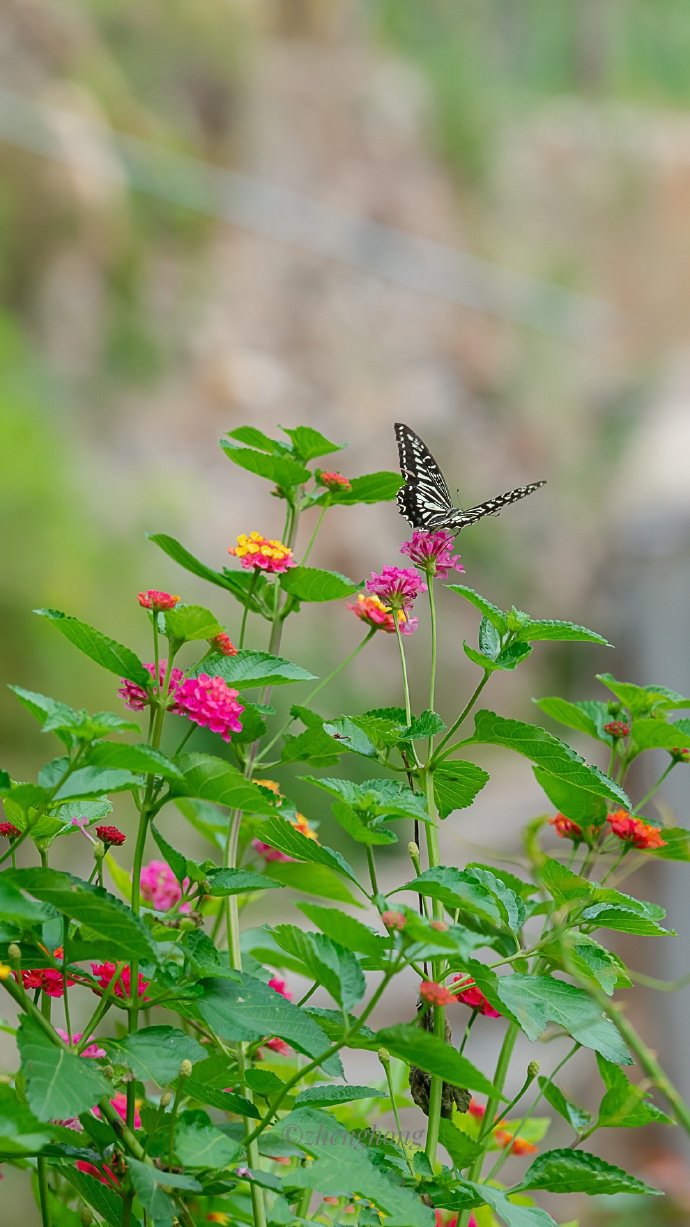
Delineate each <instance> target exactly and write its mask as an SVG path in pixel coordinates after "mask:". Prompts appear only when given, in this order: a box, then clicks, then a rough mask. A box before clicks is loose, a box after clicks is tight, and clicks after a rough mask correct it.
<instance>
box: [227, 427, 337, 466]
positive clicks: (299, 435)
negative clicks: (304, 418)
mask: <svg viewBox="0 0 690 1227" xmlns="http://www.w3.org/2000/svg"><path fill="white" fill-rule="evenodd" d="M281 429H284V430H285V434H286V435H288V436H289V438H290V439H291V440H292V446H293V447H294V449H295V453H296V455H298V456H299V458H300V460H314V459H315V458H316V457H317V456H328V455H330V453H331V452H341V451H342V450H343V448H344V446H345V444H344V443H331V441H330V439H327V438H326V436H325V435H322V434H321V432H320V431H319V430H314V428H313V427H312V426H296V427H295V429H294V430H290V429H289V427H287V426H286V427H284V428H283V427H281ZM235 437H237V436H235ZM240 441H241V442H242V440H240ZM243 441H244V442H245V443H246V442H248V440H247V439H245V440H243Z"/></svg>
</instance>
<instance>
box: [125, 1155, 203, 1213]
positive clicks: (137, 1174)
mask: <svg viewBox="0 0 690 1227" xmlns="http://www.w3.org/2000/svg"><path fill="white" fill-rule="evenodd" d="M127 1169H128V1171H129V1175H130V1179H131V1181H132V1187H133V1188H134V1191H135V1192H136V1195H137V1197H138V1198H139V1201H140V1202H141V1205H142V1207H143V1209H144V1211H145V1212H146V1214H147V1216H148V1217H149V1218H150V1219H152V1220H153V1223H154V1224H155V1227H172V1222H173V1219H174V1218H175V1217H176V1214H175V1203H174V1202H173V1201H172V1199H171V1198H170V1197H169V1196H168V1194H167V1193H166V1192H165V1189H166V1188H174V1189H177V1188H181V1189H187V1190H189V1191H190V1192H197V1193H198V1192H201V1185H200V1184H199V1182H198V1181H197V1180H195V1179H194V1178H193V1177H192V1176H186V1175H182V1174H181V1173H178V1172H162V1171H159V1170H158V1168H157V1167H154V1166H153V1165H151V1164H148V1163H141V1162H140V1161H139V1159H133V1158H132V1157H131V1156H128V1158H127Z"/></svg>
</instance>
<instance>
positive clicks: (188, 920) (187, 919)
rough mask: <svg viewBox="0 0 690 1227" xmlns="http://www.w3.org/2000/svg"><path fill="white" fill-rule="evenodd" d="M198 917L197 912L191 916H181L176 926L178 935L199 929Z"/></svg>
mask: <svg viewBox="0 0 690 1227" xmlns="http://www.w3.org/2000/svg"><path fill="white" fill-rule="evenodd" d="M198 917H199V913H198V912H195V913H194V914H193V915H191V916H181V917H180V923H179V925H178V928H179V930H180V933H193V932H194V930H195V929H198V928H199V919H198Z"/></svg>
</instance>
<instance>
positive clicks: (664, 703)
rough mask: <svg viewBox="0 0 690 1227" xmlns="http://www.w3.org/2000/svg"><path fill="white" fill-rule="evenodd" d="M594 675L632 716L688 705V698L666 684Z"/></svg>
mask: <svg viewBox="0 0 690 1227" xmlns="http://www.w3.org/2000/svg"><path fill="white" fill-rule="evenodd" d="M596 676H597V678H598V680H599V681H600V682H601V683H602V685H604V686H606V687H607V689H608V690H611V691H613V693H614V694H615V696H616V698H617V699H620V701H621V703H623V704H624V706H625V707H627V709H628V711H629V712H630V714H631V715H632V716H642V715H646V714H648V713H649V712H652V711H656V710H658V711H677V710H680V709H681V708H684V707H690V699H688V698H685V697H684V696H683V695H682V694H678V692H677V691H676V690H669V689H668V687H667V686H636V685H635V684H634V683H633V682H619V681H618V680H617V678H615V677H613V675H612V674H611V673H597V675H596Z"/></svg>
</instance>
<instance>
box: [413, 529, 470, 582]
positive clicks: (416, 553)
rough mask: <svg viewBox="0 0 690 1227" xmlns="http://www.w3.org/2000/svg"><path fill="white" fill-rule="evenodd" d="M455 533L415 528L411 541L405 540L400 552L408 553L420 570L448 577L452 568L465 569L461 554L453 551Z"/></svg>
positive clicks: (442, 577)
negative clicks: (433, 531)
mask: <svg viewBox="0 0 690 1227" xmlns="http://www.w3.org/2000/svg"><path fill="white" fill-rule="evenodd" d="M453 541H454V537H453V534H452V533H450V532H448V530H447V529H445V528H441V529H439V531H438V532H435V533H431V532H426V531H425V530H424V529H421V528H415V530H414V532H413V534H412V540H411V541H404V542H403V544H402V545H401V546H400V553H401V554H407V556H408V558H410V559H411V560H412V562H413V563H414V565H415V566H416V567H419V569H420V571H424V572H425V573H426V575H437V576H438V578H439V579H446V577H447V576H448V573H449V572H450V571H451V570H454V571H464V570H465V568H464V567H463V565H462V562H461V561H460V555H459V554H454V553H453Z"/></svg>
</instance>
